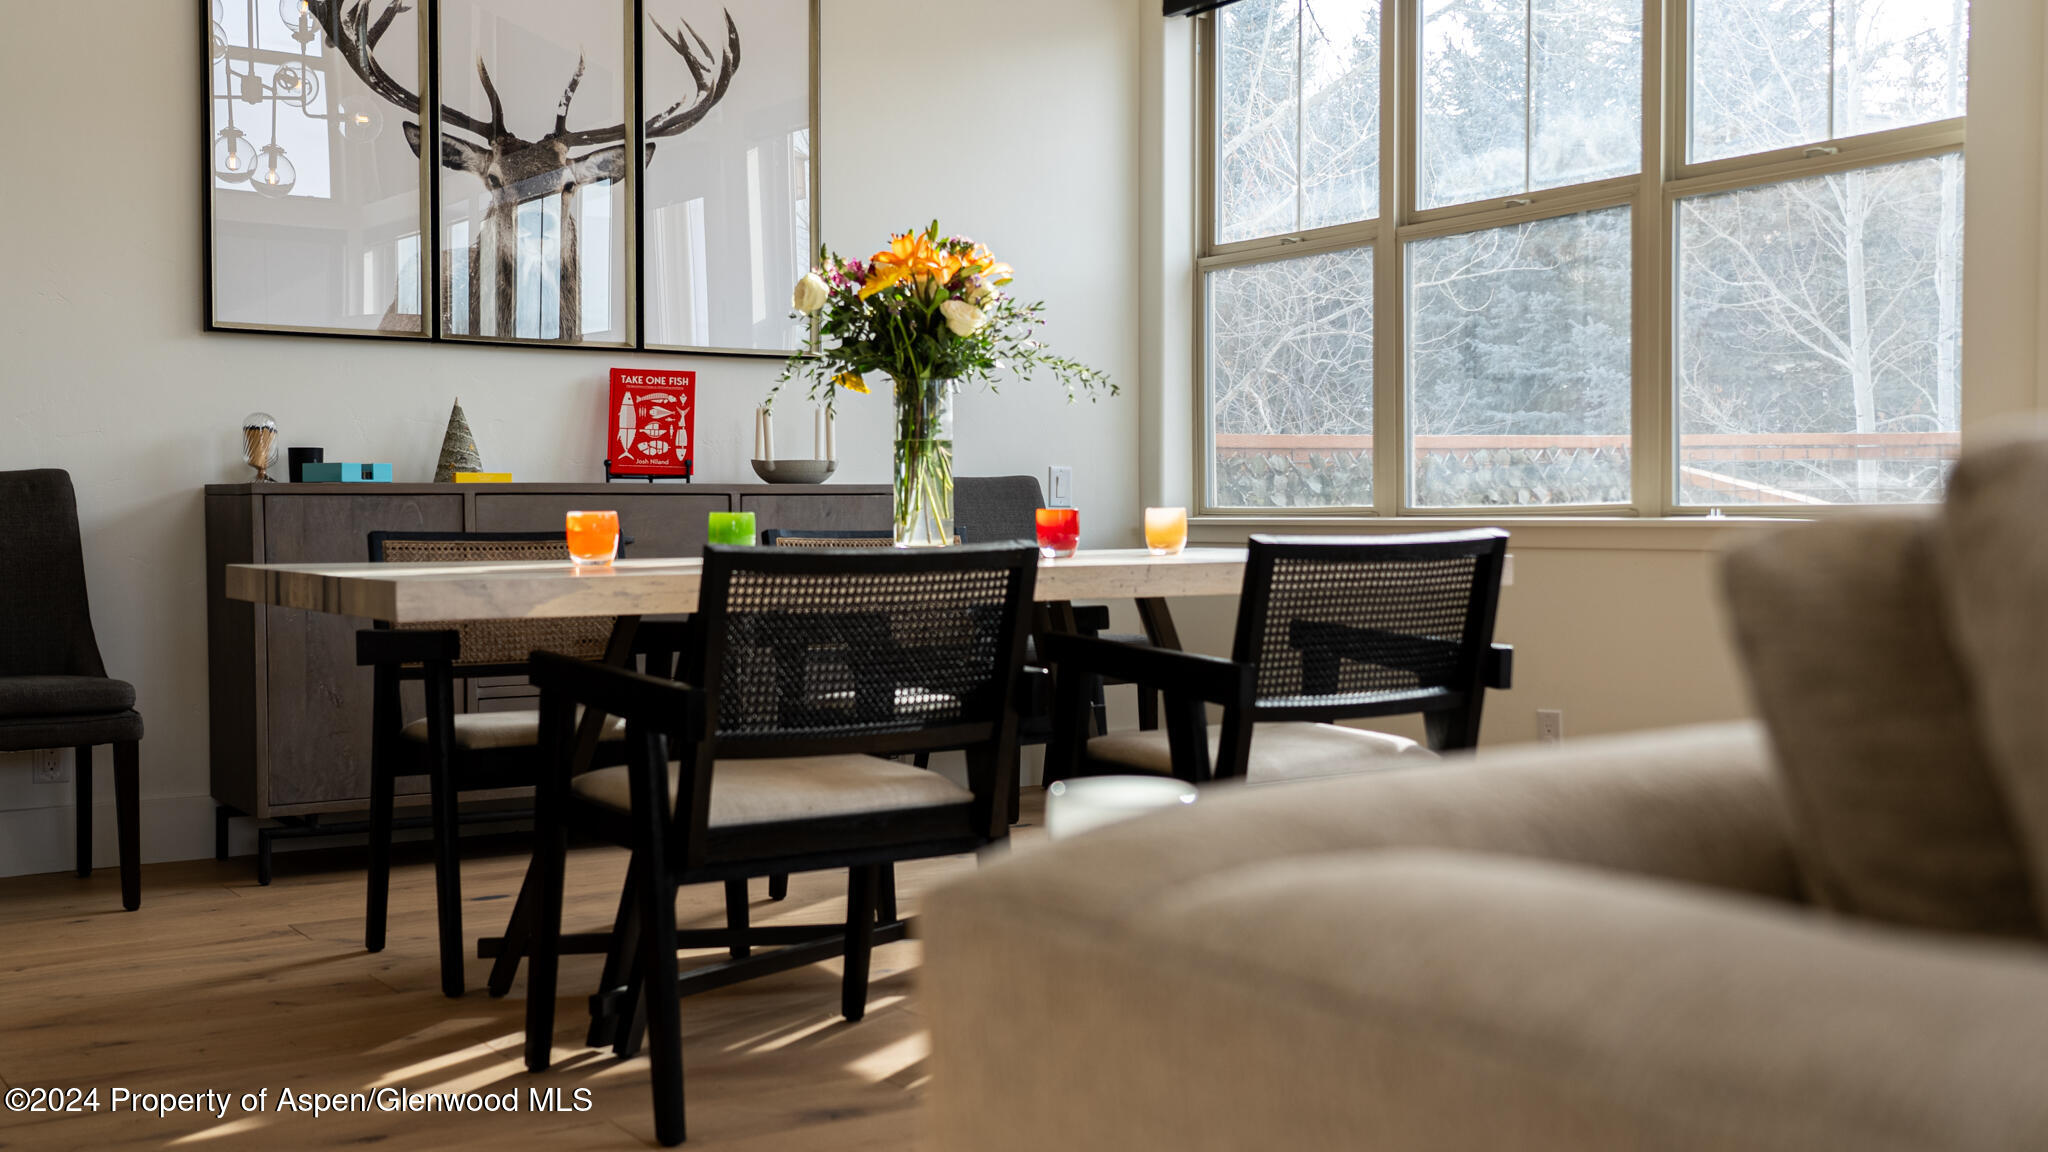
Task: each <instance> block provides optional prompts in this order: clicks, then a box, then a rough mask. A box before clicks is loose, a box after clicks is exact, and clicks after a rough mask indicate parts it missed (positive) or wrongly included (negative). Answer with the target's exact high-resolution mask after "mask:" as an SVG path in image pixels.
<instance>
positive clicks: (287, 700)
mask: <svg viewBox="0 0 2048 1152" xmlns="http://www.w3.org/2000/svg"><path fill="white" fill-rule="evenodd" d="M461 530H462V497H461V496H459V495H445V496H444V495H438V494H436V495H389V494H378V493H374V492H371V493H365V494H363V495H360V496H357V495H339V494H336V495H327V494H322V495H291V494H279V495H275V496H266V497H264V500H263V543H264V555H263V559H264V560H265V561H266V562H268V563H273V564H291V563H334V562H337V561H352V562H360V561H363V560H366V559H368V558H369V534H370V533H371V532H376V531H388V532H402V531H412V532H459V531H461ZM265 611H266V612H268V613H269V623H268V627H269V643H268V646H267V648H268V660H269V668H268V673H269V682H268V686H267V700H266V704H267V706H268V710H269V717H270V741H269V743H270V798H269V799H270V804H271V805H272V806H278V805H294V804H317V803H334V802H347V801H354V802H357V803H368V802H369V797H370V670H369V669H368V668H361V667H357V665H356V639H355V638H356V630H357V629H359V628H366V627H368V626H369V625H370V621H368V620H357V619H353V618H351V617H346V616H333V615H329V614H327V613H324V612H303V611H300V610H299V609H296V608H267V609H265ZM405 713H406V719H408V720H412V719H415V718H417V717H419V716H422V715H424V714H425V712H424V705H423V703H422V700H421V696H420V692H419V685H417V684H411V685H407V691H406V693H405ZM425 787H426V784H425V783H424V781H413V780H405V779H401V780H400V781H399V788H400V790H401V791H406V792H416V791H422V790H424V789H425Z"/></svg>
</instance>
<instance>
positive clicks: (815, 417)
mask: <svg viewBox="0 0 2048 1152" xmlns="http://www.w3.org/2000/svg"><path fill="white" fill-rule="evenodd" d="M824 458H825V410H824V409H823V408H813V409H811V459H813V460H823V459H824Z"/></svg>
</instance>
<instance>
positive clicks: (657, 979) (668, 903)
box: [627, 850, 684, 1147]
mask: <svg viewBox="0 0 2048 1152" xmlns="http://www.w3.org/2000/svg"><path fill="white" fill-rule="evenodd" d="M647 864H648V868H647V874H646V876H644V877H643V882H642V884H641V896H642V900H643V907H642V910H641V932H640V964H639V968H640V972H641V979H640V981H639V986H640V1002H641V1003H642V1004H644V1005H646V1012H647V1061H648V1064H649V1073H650V1079H651V1080H652V1081H653V1088H654V1136H655V1139H656V1140H659V1141H660V1142H661V1143H662V1144H663V1145H664V1146H667V1147H674V1146H675V1145H677V1144H681V1143H682V1142H683V1137H684V1127H683V1017H682V997H681V996H680V995H679V993H678V990H677V988H676V976H677V972H676V890H675V885H674V884H672V883H670V882H669V879H668V875H667V871H666V866H665V864H664V863H663V861H662V860H661V858H660V853H659V851H658V850H657V851H656V853H655V854H654V855H653V856H651V857H650V858H649V859H648V861H647ZM631 1027H632V1025H631V1023H630V1020H629V1022H628V1024H627V1028H628V1030H629V1031H630V1030H631Z"/></svg>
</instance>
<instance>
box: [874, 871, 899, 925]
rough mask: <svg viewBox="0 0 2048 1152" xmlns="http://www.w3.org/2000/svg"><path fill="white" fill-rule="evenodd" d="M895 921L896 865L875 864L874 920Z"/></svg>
mask: <svg viewBox="0 0 2048 1152" xmlns="http://www.w3.org/2000/svg"><path fill="white" fill-rule="evenodd" d="M895 921H896V865H894V864H877V865H875V922H876V923H878V924H893V923H895Z"/></svg>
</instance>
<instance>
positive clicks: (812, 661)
mask: <svg viewBox="0 0 2048 1152" xmlns="http://www.w3.org/2000/svg"><path fill="white" fill-rule="evenodd" d="M1037 573H1038V556H1037V552H1036V550H1035V549H1030V548H1024V547H1018V546H1015V545H963V546H959V547H954V548H944V549H919V550H915V551H912V550H898V549H893V548H891V549H859V550H855V549H785V548H725V547H718V546H712V547H708V548H706V549H705V550H704V570H703V577H702V583H701V585H700V589H699V593H698V611H697V614H696V615H695V616H694V617H693V621H694V628H693V632H694V636H693V640H692V643H691V644H690V645H689V646H688V648H687V649H686V651H685V654H684V657H683V659H682V661H681V665H680V667H681V670H682V679H683V680H684V681H685V682H683V683H678V682H675V681H666V680H661V679H658V678H655V677H650V676H644V675H640V674H637V673H634V672H630V671H627V670H623V669H618V668H612V667H605V666H601V665H594V664H591V663H589V662H588V661H582V660H574V659H570V658H567V657H557V656H555V655H552V654H550V653H545V652H543V653H537V654H536V655H535V657H534V680H535V682H536V683H537V684H539V685H540V688H541V723H542V727H543V729H544V735H543V740H544V741H545V742H546V743H547V744H548V746H549V748H550V749H551V750H552V753H551V758H550V767H549V771H548V772H547V773H546V774H545V775H544V776H543V778H542V780H541V784H540V787H539V790H538V795H537V803H536V838H535V846H534V859H533V865H532V867H531V869H530V870H529V874H528V878H527V884H528V887H529V889H530V891H531V892H532V893H533V896H534V908H535V917H534V919H533V921H532V923H531V926H530V932H531V937H532V939H531V945H530V952H531V957H530V965H531V966H530V969H529V979H528V987H527V1027H526V1062H527V1067H528V1068H530V1069H532V1070H534V1071H541V1070H544V1069H545V1068H547V1066H548V1063H549V1058H550V1048H551V1045H552V1043H553V1039H554V1009H555V983H556V973H557V970H558V969H557V963H556V948H555V943H556V941H557V940H558V938H559V935H560V931H561V911H562V871H563V866H564V855H565V851H566V847H567V835H568V832H569V830H570V829H571V828H576V829H579V830H581V831H583V832H585V833H590V834H595V835H598V836H602V837H605V838H609V839H611V840H612V841H614V842H615V843H619V844H623V845H626V846H628V847H630V848H631V849H632V851H633V857H632V865H631V868H630V872H629V878H628V881H627V884H628V892H627V893H626V895H625V896H624V897H623V898H622V900H621V903H620V915H619V918H618V921H617V922H616V923H615V925H614V930H613V933H612V939H613V941H614V946H613V950H612V954H611V955H610V956H609V957H608V958H607V960H606V964H605V970H604V974H603V976H602V977H601V979H600V987H599V990H598V994H597V995H596V996H594V997H593V998H592V1002H591V1003H592V1014H593V1022H592V1036H593V1037H594V1039H595V1042H597V1043H602V1042H603V1040H604V1038H605V1037H606V1036H607V1035H609V1036H610V1038H611V1039H612V1042H613V1047H614V1048H615V1049H616V1050H618V1051H619V1052H620V1053H621V1054H627V1053H630V1052H631V1051H633V1050H634V1049H635V1048H636V1047H637V1046H638V1043H639V1035H638V1029H639V1026H640V1023H641V1022H642V1021H644V1026H645V1029H646V1038H647V1044H648V1047H649V1055H650V1060H651V1065H652V1068H651V1074H652V1079H653V1093H654V1105H655V1130H656V1134H657V1136H658V1137H659V1139H660V1140H661V1142H662V1143H663V1144H675V1143H678V1142H680V1141H681V1140H682V1139H683V1135H684V1124H683V1069H682V1036H681V1019H680V1016H679V1014H678V998H679V997H680V996H681V995H684V994H686V993H688V992H695V991H703V990H708V989H710V988H716V987H723V986H724V985H727V984H730V983H733V982H735V981H738V980H742V979H747V978H749V977H752V976H756V975H765V974H768V973H770V972H777V971H784V970H787V969H790V968H795V967H799V966H802V965H805V964H810V963H813V962H815V961H818V960H822V959H826V958H829V957H832V956H843V957H844V965H845V968H844V976H843V980H842V986H841V996H840V1011H841V1012H842V1013H843V1014H844V1015H845V1016H846V1018H847V1019H848V1020H859V1019H860V1018H861V1016H862V1015H863V1013H864V1011H865V1006H866V998H867V973H868V955H869V951H870V949H871V948H872V947H873V946H874V945H875V944H877V943H882V942H886V941H890V940H896V939H901V938H902V936H903V934H904V930H905V922H904V921H902V920H891V921H889V922H886V923H877V918H876V899H877V890H878V887H879V875H878V869H879V868H880V866H881V865H884V864H893V863H895V862H897V861H901V860H912V859H919V858H924V857H931V856H942V855H952V854H956V853H962V852H971V851H975V850H977V849H980V848H983V847H986V846H988V845H990V844H992V843H995V842H998V841H1001V840H1002V839H1003V838H1004V837H1005V836H1007V834H1008V831H1009V819H1008V809H1007V801H1008V797H1009V795H1010V793H1011V791H1012V790H1013V787H1014V783H1013V782H1014V777H1015V774H1016V769H1017V740H1016V733H1017V708H1016V695H1017V691H1018V687H1017V686H1018V681H1019V679H1020V675H1021V673H1022V667H1023V658H1024V640H1025V635H1026V632H1027V630H1028V628H1029V625H1030V608H1031V603H1032V592H1033V589H1034V587H1035V584H1036V580H1037ZM579 707H589V708H592V709H596V710H601V711H603V712H605V713H608V714H610V715H614V716H619V717H623V718H624V721H625V724H626V742H625V743H626V748H627V754H628V755H627V763H626V764H625V765H623V766H618V767H607V768H595V769H592V770H590V771H587V772H583V773H581V774H574V767H575V766H574V762H573V757H572V755H571V749H570V747H569V743H568V735H567V733H568V730H569V728H570V726H571V724H572V722H573V717H574V710H575V709H576V708H579ZM940 749H964V750H965V751H966V753H967V777H968V785H967V787H964V788H963V787H961V786H960V785H957V784H954V783H952V782H951V781H949V780H947V779H945V778H944V777H942V776H939V775H938V774H936V773H933V772H928V771H925V770H923V769H920V768H917V767H914V766H912V765H910V764H905V763H902V762H901V761H897V760H891V759H885V758H884V757H888V756H894V755H901V754H904V753H916V752H920V751H936V750H940ZM839 868H844V869H847V871H848V883H847V910H846V919H845V922H844V923H835V924H827V925H811V926H787V927H784V926H777V927H763V928H747V927H739V926H734V925H731V924H729V925H728V927H727V928H725V929H709V930H690V931H679V930H678V929H677V928H676V924H675V896H676V889H677V886H678V885H681V884H698V883H729V882H731V881H734V880H739V881H742V882H744V881H745V880H746V879H747V878H750V877H754V876H768V875H774V874H776V873H792V872H806V871H817V870H826V869H839ZM728 891H729V889H728ZM756 944H760V945H767V944H780V945H784V946H783V947H780V948H777V949H775V950H773V951H767V952H763V953H760V954H756V955H748V956H747V957H746V958H743V959H733V960H729V961H726V962H723V963H719V964H715V965H712V966H710V967H704V968H698V969H695V970H693V971H691V972H689V973H679V972H678V970H677V963H676V950H677V948H678V947H706V946H711V947H719V946H725V947H732V946H735V945H743V946H744V945H756Z"/></svg>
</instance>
